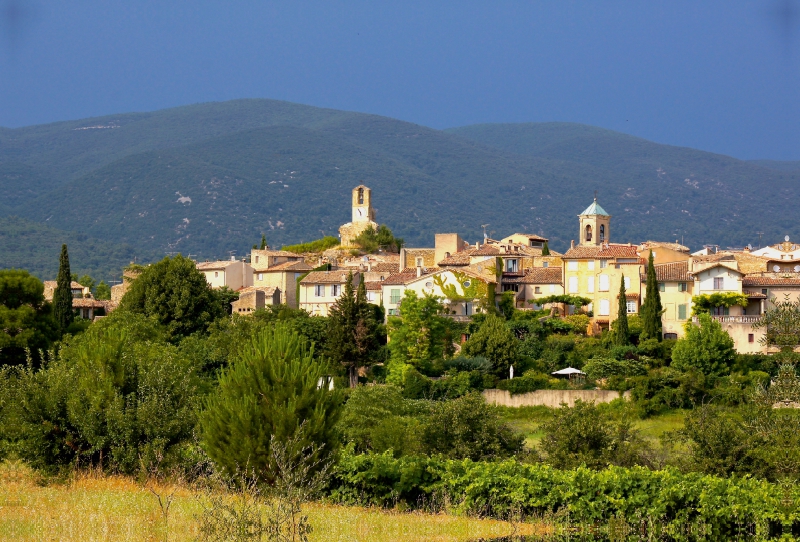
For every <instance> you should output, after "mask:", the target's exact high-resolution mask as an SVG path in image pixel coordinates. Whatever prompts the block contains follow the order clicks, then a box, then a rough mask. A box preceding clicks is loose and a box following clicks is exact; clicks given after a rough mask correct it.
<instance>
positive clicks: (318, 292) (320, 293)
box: [314, 284, 325, 297]
mask: <svg viewBox="0 0 800 542" xmlns="http://www.w3.org/2000/svg"><path fill="white" fill-rule="evenodd" d="M314 297H325V286H324V285H322V284H315V285H314Z"/></svg>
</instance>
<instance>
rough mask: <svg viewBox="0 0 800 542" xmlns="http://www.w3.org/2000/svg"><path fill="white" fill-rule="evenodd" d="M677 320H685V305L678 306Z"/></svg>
mask: <svg viewBox="0 0 800 542" xmlns="http://www.w3.org/2000/svg"><path fill="white" fill-rule="evenodd" d="M678 320H686V304H682V305H678Z"/></svg>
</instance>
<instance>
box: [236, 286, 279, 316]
mask: <svg viewBox="0 0 800 542" xmlns="http://www.w3.org/2000/svg"><path fill="white" fill-rule="evenodd" d="M280 303H281V291H280V289H279V288H275V287H273V286H248V287H247V288H242V289H241V290H239V299H237V300H236V301H234V302H233V303H231V307H232V309H233V310H232V312H233V314H241V315H248V314H253V313H254V312H255V311H257V310H259V309H263V308H265V307H266V306H267V305H280Z"/></svg>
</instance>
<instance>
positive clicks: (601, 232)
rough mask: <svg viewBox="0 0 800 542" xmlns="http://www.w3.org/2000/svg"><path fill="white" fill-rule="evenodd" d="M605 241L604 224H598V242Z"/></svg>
mask: <svg viewBox="0 0 800 542" xmlns="http://www.w3.org/2000/svg"><path fill="white" fill-rule="evenodd" d="M605 240H606V227H605V225H604V224H600V242H601V243H604V242H605Z"/></svg>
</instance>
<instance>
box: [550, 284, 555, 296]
mask: <svg viewBox="0 0 800 542" xmlns="http://www.w3.org/2000/svg"><path fill="white" fill-rule="evenodd" d="M550 293H551V294H554V293H556V285H555V284H551V285H550Z"/></svg>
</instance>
